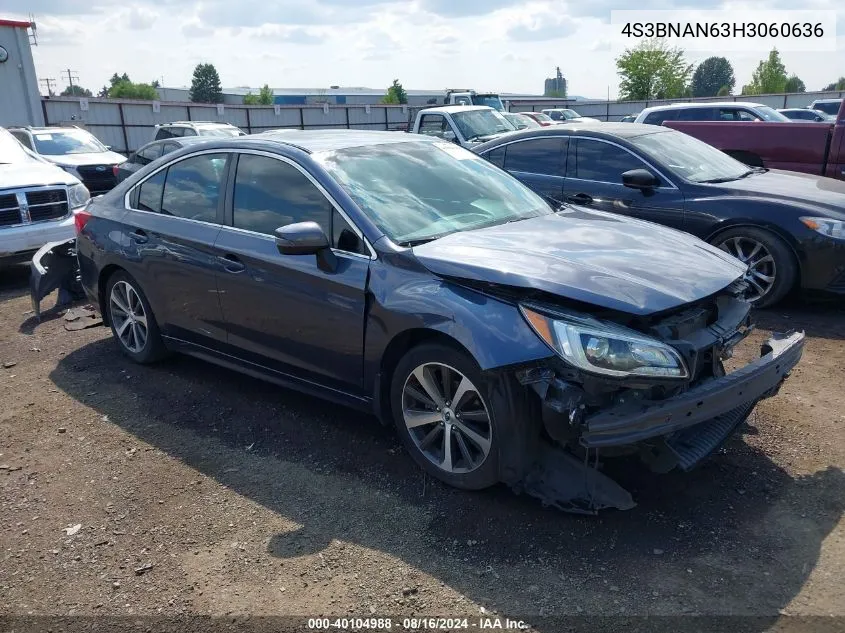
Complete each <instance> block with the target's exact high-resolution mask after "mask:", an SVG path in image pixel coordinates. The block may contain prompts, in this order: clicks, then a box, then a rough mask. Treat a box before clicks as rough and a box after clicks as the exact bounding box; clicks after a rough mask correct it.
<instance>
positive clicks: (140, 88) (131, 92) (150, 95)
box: [109, 80, 158, 101]
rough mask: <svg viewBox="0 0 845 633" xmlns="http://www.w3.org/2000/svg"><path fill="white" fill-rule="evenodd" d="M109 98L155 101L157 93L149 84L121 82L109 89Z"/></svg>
mask: <svg viewBox="0 0 845 633" xmlns="http://www.w3.org/2000/svg"><path fill="white" fill-rule="evenodd" d="M109 98H110V99H144V100H147V101H155V100H157V99H158V92H157V91H156V89H155V88H153V87H152V86H151V85H150V84H136V83H132V82H131V81H123V80H121V81H118V82H117V83H116V84H115V85H113V86H112V87H111V88H109Z"/></svg>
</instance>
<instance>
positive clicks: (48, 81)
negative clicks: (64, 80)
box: [38, 78, 56, 95]
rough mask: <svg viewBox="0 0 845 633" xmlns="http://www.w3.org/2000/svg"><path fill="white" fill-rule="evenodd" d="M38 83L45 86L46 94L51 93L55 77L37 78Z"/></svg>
mask: <svg viewBox="0 0 845 633" xmlns="http://www.w3.org/2000/svg"><path fill="white" fill-rule="evenodd" d="M38 83H40V84H42V85H44V86H46V88H47V94H48V95H52V94H53V88H54V87H55V86H56V80H55V79H52V78H50V79H48V78H45V79H39V80H38Z"/></svg>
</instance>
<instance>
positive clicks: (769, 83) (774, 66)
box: [742, 48, 789, 95]
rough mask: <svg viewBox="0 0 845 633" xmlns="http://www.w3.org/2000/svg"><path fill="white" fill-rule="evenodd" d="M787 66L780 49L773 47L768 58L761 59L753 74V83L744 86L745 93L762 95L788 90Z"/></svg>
mask: <svg viewBox="0 0 845 633" xmlns="http://www.w3.org/2000/svg"><path fill="white" fill-rule="evenodd" d="M788 79H789V78H788V76H787V74H786V66H784V65H783V61H782V60H781V58H780V53H779V52H778V49H776V48H773V49H772V51H771V52H770V53H769V56H768V57H767V58H766V59H762V60H760V63H759V64H757V70H755V71H754V74H753V75H751V83H750V84H746V85H745V86H743V87H742V94H744V95H762V94H772V93H776V92H786V82H787V80H788Z"/></svg>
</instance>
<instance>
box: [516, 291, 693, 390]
mask: <svg viewBox="0 0 845 633" xmlns="http://www.w3.org/2000/svg"><path fill="white" fill-rule="evenodd" d="M520 310H521V311H522V314H523V316H524V317H525V320H526V321H528V323H529V325H530V326H531V328H532V329H533V330H534V331H535V332H536V333H537V335H538V336H539V337H540V338H541V339H543V341H545V343H546V344H547V345H548V346H549V347H551V348H552V349H553V350H554V351H555V352H556V353H557V354H558V355H559V356H560V357H561V358H563V360H565V361H566V362H568V363H569V364H571V365H573V366H575V367H577V368H578V369H583V370H584V371H586V372H590V373H594V374H603V375H606V376H615V377H618V378H628V377H650V378H679V379H680V378H687V377H688V376H689V371H688V370H687V366H686V363H684V360H683V358H681V355H680V354H679V353H678V351H677V350H676V349H675V348H674V347H672V346H671V345H667V344H666V343H662V342H660V341H658V340H657V339H653V338H649V337H647V336H644V335H642V334H640V333H639V332H636V331H634V330H629V329H627V328H624V327H622V326H619V325H616V324H614V323H604V322H602V321H598V320H596V319H592V318H589V317H583V318H581V317H573V316H562V315H548V314H543V313H542V312H538V311H537V310H535V309H533V308H530V307H528V306H524V305H521V306H520Z"/></svg>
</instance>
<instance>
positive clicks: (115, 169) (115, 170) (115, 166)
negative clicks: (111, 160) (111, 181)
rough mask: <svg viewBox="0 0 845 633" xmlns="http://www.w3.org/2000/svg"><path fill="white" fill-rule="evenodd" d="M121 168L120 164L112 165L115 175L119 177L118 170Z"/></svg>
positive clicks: (112, 171)
mask: <svg viewBox="0 0 845 633" xmlns="http://www.w3.org/2000/svg"><path fill="white" fill-rule="evenodd" d="M119 168H120V165H112V166H111V173H113V174H114V177H115V178H117V171H118V169H119Z"/></svg>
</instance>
